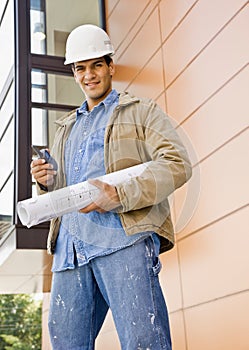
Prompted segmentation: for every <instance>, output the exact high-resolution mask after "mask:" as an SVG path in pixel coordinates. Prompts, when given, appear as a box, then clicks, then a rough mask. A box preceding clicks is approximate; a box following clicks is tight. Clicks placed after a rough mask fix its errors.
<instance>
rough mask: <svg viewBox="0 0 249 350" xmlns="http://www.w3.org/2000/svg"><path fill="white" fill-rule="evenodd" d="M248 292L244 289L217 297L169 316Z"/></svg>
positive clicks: (248, 290)
mask: <svg viewBox="0 0 249 350" xmlns="http://www.w3.org/2000/svg"><path fill="white" fill-rule="evenodd" d="M248 292H249V289H243V290H240V291H238V292H235V293H229V294H225V295H223V296H220V297H217V298H214V299H210V300H206V301H203V302H201V303H198V304H193V305H189V306H186V307H184V308H183V309H178V310H175V311H173V312H172V313H171V312H170V313H169V314H170V315H171V314H174V313H176V312H179V311H187V310H190V309H193V308H197V307H199V306H203V305H206V304H210V303H214V302H216V301H220V300H224V299H226V298H230V297H233V296H236V295H241V294H246V293H248Z"/></svg>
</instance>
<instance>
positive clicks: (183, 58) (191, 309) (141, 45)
mask: <svg viewBox="0 0 249 350" xmlns="http://www.w3.org/2000/svg"><path fill="white" fill-rule="evenodd" d="M106 6H107V26H108V31H109V34H110V36H111V38H112V40H113V43H114V45H115V47H116V48H117V51H116V55H115V63H116V65H117V73H116V76H115V77H114V87H116V88H117V89H118V90H129V91H130V92H133V93H134V94H137V95H139V96H148V97H152V98H154V99H156V101H157V102H158V104H159V105H160V106H161V107H162V108H163V109H164V110H165V111H167V113H168V114H169V115H170V116H171V117H172V120H173V122H175V123H176V125H178V126H177V129H178V131H179V133H180V134H181V135H182V137H183V140H184V142H185V144H186V146H187V148H188V150H189V154H190V156H191V159H192V163H193V169H194V176H193V178H192V179H191V181H190V182H189V184H188V185H185V186H184V187H183V188H182V189H179V190H178V191H176V194H175V196H174V198H173V197H172V210H173V213H174V220H175V225H176V231H177V232H176V239H177V244H176V247H175V248H174V249H173V250H172V251H170V252H168V253H165V254H163V255H162V256H161V260H162V263H163V269H162V272H161V275H160V278H161V283H162V287H163V290H164V293H165V296H166V300H167V303H168V308H169V312H170V322H171V327H172V338H173V348H174V350H200V349H202V350H210V349H212V350H221V349H226V350H234V349H236V350H246V349H248V348H249V332H248V331H249V326H248V325H249V313H248V310H249V278H248V273H249V254H248V248H247V247H248V245H249V235H248V223H249V219H248V218H249V209H248V174H249V164H248V103H247V101H248V97H247V95H248V91H249V89H248V88H249V80H248V67H247V66H246V64H247V61H248V41H247V40H246V33H247V35H248V29H249V16H248V7H247V6H246V1H245V0H230V1H227V0H217V1H210V0H197V1H194V0H161V1H157V0H137V1H132V0H108V1H106ZM105 349H106V350H107V349H108V350H118V349H120V346H119V342H118V338H117V334H116V331H115V329H114V325H113V321H112V318H111V316H110V314H109V315H108V318H107V320H106V322H105V324H104V326H103V329H102V331H101V333H100V335H99V337H98V340H97V350H105Z"/></svg>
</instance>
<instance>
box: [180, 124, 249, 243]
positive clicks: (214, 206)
mask: <svg viewBox="0 0 249 350" xmlns="http://www.w3.org/2000/svg"><path fill="white" fill-rule="evenodd" d="M248 137H249V129H247V131H245V132H243V133H242V134H241V135H240V137H237V138H235V139H234V140H232V141H231V142H229V144H227V145H226V146H224V147H222V148H221V149H220V150H219V151H217V152H216V153H215V154H213V155H212V157H209V158H207V159H206V160H205V161H204V162H202V163H201V164H200V174H201V175H200V176H201V178H200V180H201V187H200V197H199V201H198V204H197V207H196V209H195V212H194V214H193V216H192V217H191V219H190V221H189V222H188V224H187V225H186V226H185V227H184V229H183V231H182V232H181V233H179V236H178V237H179V238H180V237H182V236H184V235H186V234H188V233H190V232H193V231H195V230H197V229H200V228H201V227H203V226H205V225H208V224H210V223H211V222H213V221H215V220H217V219H219V218H220V217H222V216H224V215H227V214H229V213H231V212H232V211H234V210H237V209H238V208H240V207H242V206H244V205H246V204H247V203H248V198H249V188H248V178H249V162H248V161H247V160H248ZM196 170H198V169H196ZM193 185H195V183H194V184H193ZM197 189H198V184H197ZM185 197H186V194H185V189H184V188H180V189H179V190H177V191H176V192H175V196H174V199H175V201H174V206H175V211H176V216H177V217H178V216H179V213H181V211H182V206H183V204H184V205H185V202H184V200H185ZM182 203H183V204H182Z"/></svg>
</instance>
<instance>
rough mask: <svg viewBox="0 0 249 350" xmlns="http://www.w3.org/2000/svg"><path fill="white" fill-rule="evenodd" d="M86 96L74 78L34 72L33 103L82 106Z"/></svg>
mask: <svg viewBox="0 0 249 350" xmlns="http://www.w3.org/2000/svg"><path fill="white" fill-rule="evenodd" d="M83 100H84V94H83V92H82V91H81V90H80V88H79V86H78V84H76V82H75V80H74V77H73V73H72V76H66V75H60V74H50V73H49V74H46V73H43V72H42V71H38V70H33V71H32V102H48V103H56V104H62V105H63V104H64V105H71V106H80V105H81V104H82V101H83Z"/></svg>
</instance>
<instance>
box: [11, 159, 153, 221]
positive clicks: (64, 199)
mask: <svg viewBox="0 0 249 350" xmlns="http://www.w3.org/2000/svg"><path fill="white" fill-rule="evenodd" d="M149 163H150V162H147V163H143V164H139V165H135V166H132V167H130V168H126V169H122V170H118V171H115V172H113V173H110V174H106V175H103V176H100V177H98V178H97V179H99V180H101V181H103V182H106V183H108V184H109V185H113V186H116V185H118V184H120V183H123V182H128V181H129V180H130V179H131V178H134V177H137V176H140V175H141V174H142V173H143V171H144V170H145V169H146V168H147V167H148V164H149ZM98 194H99V189H98V188H97V187H95V186H93V185H91V184H90V183H89V182H88V181H84V182H80V183H78V184H75V185H71V186H67V187H63V188H61V189H59V190H55V191H52V192H48V193H46V194H42V195H40V196H37V197H34V198H29V199H26V200H23V201H20V202H18V203H17V213H18V216H19V218H20V220H21V222H22V224H23V225H25V226H27V227H31V226H34V225H37V224H40V223H41V222H44V221H48V220H51V219H53V218H55V217H59V216H62V215H64V214H67V213H70V212H73V211H77V210H80V209H82V208H84V207H86V206H87V205H88V204H90V203H91V202H93V201H94V199H96V198H97V196H98Z"/></svg>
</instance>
